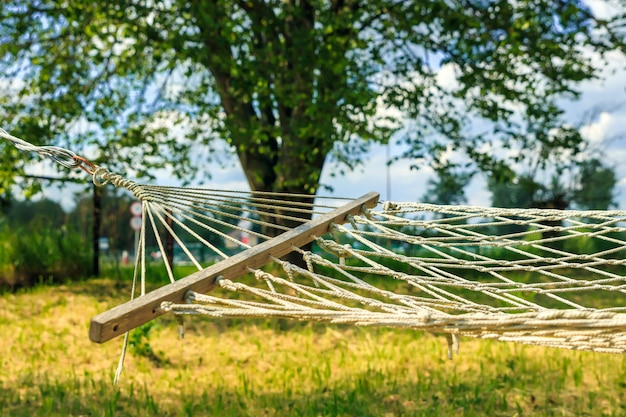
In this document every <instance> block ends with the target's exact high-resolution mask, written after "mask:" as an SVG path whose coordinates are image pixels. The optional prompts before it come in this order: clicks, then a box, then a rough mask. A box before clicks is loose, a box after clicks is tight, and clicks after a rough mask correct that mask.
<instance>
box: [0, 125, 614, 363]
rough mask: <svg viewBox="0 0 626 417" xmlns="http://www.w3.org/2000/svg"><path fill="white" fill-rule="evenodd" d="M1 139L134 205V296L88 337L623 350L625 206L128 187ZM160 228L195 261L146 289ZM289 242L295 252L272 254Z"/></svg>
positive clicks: (48, 151) (77, 161)
mask: <svg viewBox="0 0 626 417" xmlns="http://www.w3.org/2000/svg"><path fill="white" fill-rule="evenodd" d="M0 137H2V138H4V139H7V140H9V141H10V142H12V143H13V144H14V145H15V146H16V147H18V148H19V149H21V150H24V151H28V152H37V153H39V154H41V155H43V156H45V157H48V158H51V159H53V160H55V161H56V162H58V163H59V164H61V165H63V166H65V167H68V168H82V169H84V170H85V171H87V172H89V173H90V174H91V175H92V176H93V180H94V182H95V183H96V184H97V185H104V184H107V183H110V184H112V185H114V186H117V187H123V188H125V189H127V190H129V191H130V192H132V193H133V194H134V195H135V197H137V198H138V199H139V200H140V201H141V202H142V223H143V224H142V228H141V232H140V238H139V242H138V247H137V257H136V260H135V274H134V279H133V284H132V291H131V292H132V294H131V300H130V301H129V302H127V303H125V304H122V305H120V306H118V307H115V308H113V309H111V310H109V311H106V312H104V313H102V314H99V315H98V316H96V317H94V318H93V319H92V322H91V327H90V333H89V336H90V338H91V340H93V341H94V342H98V343H101V342H104V341H106V340H109V339H111V338H114V337H116V336H118V335H121V334H123V333H125V332H127V331H129V330H131V329H132V328H135V327H137V326H139V325H141V324H143V323H145V322H147V321H149V320H152V319H154V318H156V317H158V316H160V315H162V314H165V313H168V314H175V315H177V316H178V317H182V316H185V315H205V316H209V317H214V318H232V317H274V318H288V319H295V320H308V321H322V322H328V323H341V324H354V325H361V326H389V327H403V328H411V329H416V330H424V331H429V332H433V333H443V334H446V335H447V339H448V343H449V347H450V350H449V354H450V352H452V351H453V350H456V349H458V340H457V336H459V335H464V336H470V337H477V338H485V339H497V340H501V341H510V342H519V343H526V344H534V345H543V346H551V347H561V348H569V349H577V350H591V351H599V352H611V353H626V265H625V264H626V211H622V210H611V211H575V210H546V209H502V208H485V207H473V206H440V205H433V204H421V203H412V202H383V203H379V202H378V194H376V193H370V194H367V195H365V196H362V197H360V198H358V199H338V198H335V197H320V196H309V195H300V194H283V193H275V192H239V191H229V190H211V189H202V188H183V187H162V186H154V185H140V184H137V183H135V182H133V181H130V180H127V179H125V178H124V177H122V176H120V175H117V174H114V173H111V172H109V171H108V170H106V169H105V168H102V167H98V166H95V165H93V164H91V163H90V162H89V161H87V160H86V159H84V158H81V157H79V156H77V155H75V154H74V153H73V152H71V151H67V150H64V149H63V148H58V147H50V146H34V145H31V144H29V143H28V142H25V141H23V140H21V139H18V138H15V137H14V136H11V135H10V134H8V133H7V132H6V131H4V130H2V129H0ZM165 234H170V235H171V236H173V239H174V241H175V242H176V245H177V246H178V247H179V248H180V250H179V252H180V253H179V257H180V260H179V263H180V261H181V260H182V261H184V263H187V264H188V265H190V266H192V267H193V268H194V269H196V270H197V272H195V273H192V274H191V275H189V276H186V277H179V276H177V275H176V270H177V268H176V267H174V268H172V267H171V266H170V265H169V263H168V262H163V266H162V267H163V268H164V270H165V272H166V274H167V276H168V278H169V280H170V282H171V283H170V284H168V285H165V286H163V287H162V288H160V289H157V290H155V291H153V292H150V293H147V294H146V288H145V282H146V274H148V273H150V271H151V269H150V268H152V267H154V265H151V263H153V262H152V261H150V259H149V254H148V250H149V248H148V246H147V242H148V240H150V241H151V242H154V243H155V244H156V247H157V248H158V250H159V251H160V253H165V243H164V238H163V236H164V235H165ZM244 237H245V239H244ZM309 243H313V246H312V247H310V248H309V247H308V246H307V244H309ZM199 247H200V248H202V250H201V251H200V252H202V253H201V254H199V253H200V252H199V250H198V248H199ZM207 252H208V253H210V256H206V253H207ZM291 252H296V253H298V254H299V255H300V256H301V257H302V260H303V262H302V263H291V262H289V261H287V260H285V259H284V258H283V257H284V256H285V255H287V254H288V253H291ZM203 254H204V255H203ZM281 258H282V259H281ZM136 293H137V294H136Z"/></svg>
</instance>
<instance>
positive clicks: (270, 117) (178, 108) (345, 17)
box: [0, 0, 625, 193]
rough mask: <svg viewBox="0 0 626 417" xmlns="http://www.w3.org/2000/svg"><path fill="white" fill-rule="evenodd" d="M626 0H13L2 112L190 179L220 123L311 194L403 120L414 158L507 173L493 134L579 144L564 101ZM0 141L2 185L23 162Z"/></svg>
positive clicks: (263, 182)
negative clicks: (600, 6)
mask: <svg viewBox="0 0 626 417" xmlns="http://www.w3.org/2000/svg"><path fill="white" fill-rule="evenodd" d="M620 7H622V6H620V3H618V2H615V11H616V13H615V17H613V18H611V19H599V18H597V17H596V16H594V15H593V13H592V11H591V9H589V8H588V7H587V6H586V5H585V4H584V3H582V2H580V1H579V0H562V1H559V2H554V1H551V0H535V1H526V0H522V1H509V0H493V1H480V0H477V1H444V0H428V1H420V2H409V1H395V0H372V1H357V0H328V1H321V0H319V1H315V0H287V1H284V0H265V1H248V0H210V1H209V0H185V1H182V0H172V1H170V2H167V3H162V2H144V1H140V0H111V1H108V2H102V1H95V0H91V1H80V2H67V1H60V0H28V1H26V0H13V1H9V2H7V3H5V4H4V5H3V7H2V9H1V11H0V74H2V75H0V77H2V79H0V88H1V89H2V92H1V93H0V119H1V120H3V124H4V127H5V128H6V129H8V130H10V131H11V132H12V133H14V134H15V135H17V136H20V137H23V138H25V139H27V140H30V141H33V142H37V143H49V144H57V145H61V146H69V147H71V148H74V149H75V150H76V151H79V152H86V153H87V154H89V155H90V156H94V159H95V160H96V162H105V163H106V165H107V166H109V167H112V168H113V169H116V170H123V169H125V168H129V169H132V171H134V172H132V173H131V175H133V174H134V175H137V176H141V175H145V174H148V173H150V172H153V169H154V168H160V167H170V168H171V167H175V169H173V170H172V172H173V173H174V174H176V175H179V176H181V177H183V178H190V177H191V176H192V175H193V173H194V170H197V169H201V167H203V166H206V164H205V162H206V161H205V159H206V158H208V157H211V152H212V151H215V150H216V149H219V146H218V145H217V142H215V140H214V139H216V138H222V139H224V140H225V141H226V143H227V144H228V145H229V147H230V148H231V149H232V150H233V151H234V152H235V153H236V155H237V156H238V158H239V160H240V162H241V165H242V167H243V170H244V172H245V174H246V178H247V180H248V182H249V184H250V187H251V188H252V189H253V190H273V191H289V192H296V193H314V192H316V190H317V189H318V187H319V180H320V173H321V170H322V168H323V167H324V165H325V163H327V162H328V161H329V160H333V161H334V162H335V163H338V164H343V165H346V166H348V167H352V166H354V165H355V164H358V163H359V162H361V159H362V156H363V152H364V151H365V150H366V149H367V143H368V142H369V141H379V142H387V141H388V140H390V137H391V135H392V134H393V133H394V132H395V131H396V130H397V129H398V128H400V127H401V126H402V124H403V121H404V120H406V118H409V119H410V120H411V129H408V130H407V132H408V133H406V134H404V135H402V136H401V137H400V138H401V141H402V142H404V144H405V145H406V148H407V149H408V150H407V152H406V153H405V154H404V155H403V156H404V157H408V158H413V159H414V160H415V161H416V164H417V165H419V164H427V163H433V164H437V163H440V161H437V155H440V154H441V152H438V150H439V149H442V148H446V149H449V150H451V151H453V152H457V153H459V154H461V155H464V156H465V157H467V158H468V159H469V160H470V161H473V163H474V165H475V166H476V168H477V169H479V170H482V171H487V172H491V173H492V174H493V176H495V177H496V178H500V177H503V176H506V175H507V174H510V171H507V170H506V169H505V167H506V165H507V161H506V155H498V153H494V152H493V148H492V147H490V144H493V143H494V142H497V143H499V144H501V145H502V146H504V147H506V148H509V149H522V148H525V149H539V148H540V149H541V151H542V152H548V153H558V152H559V151H560V150H562V149H567V150H570V151H571V152H573V153H576V152H577V151H578V148H579V145H580V143H581V141H582V139H581V137H580V135H579V134H578V132H577V131H575V130H572V129H568V128H566V127H563V126H562V120H561V116H562V111H561V109H560V107H559V105H558V100H561V99H563V98H564V97H565V98H575V97H577V95H578V92H577V90H576V86H577V85H578V84H579V83H580V82H582V81H586V80H591V79H594V78H596V77H597V76H598V68H597V67H596V66H594V62H597V61H600V62H602V61H603V60H604V59H605V58H604V57H605V54H606V53H607V52H609V51H613V50H621V51H623V49H624V31H623V24H624V20H625V19H624V15H623V8H621V9H620ZM620 13H621V14H620ZM442 67H445V68H447V69H448V70H451V71H452V72H453V73H454V82H452V83H447V84H446V83H441V82H439V79H438V77H439V76H440V70H441V68H442ZM381 109H384V110H382V111H381ZM476 120H478V121H479V122H480V125H481V126H482V123H483V122H485V121H486V122H488V125H489V126H490V127H489V129H488V131H487V132H484V131H481V132H476V128H473V127H472V121H476ZM183 127H184V128H183ZM548 132H552V133H550V134H549V133H548ZM554 132H556V134H554ZM0 146H2V145H0ZM0 154H1V155H2V161H3V163H4V164H5V165H4V166H5V168H3V169H0V188H1V189H0V193H2V192H6V191H7V190H8V187H9V185H10V184H11V178H12V175H13V174H14V173H19V172H21V171H23V169H24V167H25V164H26V161H25V159H24V155H18V153H17V151H15V150H14V149H11V147H10V146H8V148H7V145H5V146H4V147H3V149H0ZM6 167H10V169H7V168H6Z"/></svg>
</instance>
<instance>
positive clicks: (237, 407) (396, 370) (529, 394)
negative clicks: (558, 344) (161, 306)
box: [0, 279, 626, 417]
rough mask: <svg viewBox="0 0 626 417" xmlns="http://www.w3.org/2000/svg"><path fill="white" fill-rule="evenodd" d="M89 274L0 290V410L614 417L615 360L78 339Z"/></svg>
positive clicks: (149, 335) (403, 345)
mask: <svg viewBox="0 0 626 417" xmlns="http://www.w3.org/2000/svg"><path fill="white" fill-rule="evenodd" d="M128 287H129V286H128V285H127V283H120V282H118V281H114V280H107V279H100V280H92V281H85V282H79V283H73V284H70V285H63V286H50V287H46V286H41V287H38V288H36V289H32V290H28V291H23V292H20V293H17V294H3V295H0V336H1V337H2V341H1V342H0V360H1V361H2V363H1V366H0V415H2V416H29V417H30V416H40V415H41V416H54V415H59V416H70V415H71V416H130V415H137V416H203V415H219V416H242V415H250V416H284V415H294V416H413V415H415V416H422V415H423V416H434V415H442V416H451V415H455V416H461V415H465V416H485V415H488V416H534V415H546V416H625V415H626V356H618V355H610V354H596V353H587V352H572V351H564V350H551V349H545V348H539V347H530V346H521V345H513V344H505V343H499V342H492V341H476V340H471V339H461V352H460V355H459V356H457V357H455V358H454V359H453V360H448V359H447V356H446V349H447V345H446V342H445V339H444V338H443V337H436V336H433V335H428V334H421V333H416V332H413V331H406V330H388V329H372V328H367V329H365V328H354V327H338V326H325V325H318V324H304V323H292V322H285V321H234V320H228V321H210V320H207V319H203V318H196V319H191V318H186V319H185V320H186V324H187V325H186V336H185V339H183V340H179V339H178V328H177V325H176V321H175V320H174V319H173V318H171V317H166V318H163V319H160V320H158V321H156V322H154V323H151V324H148V325H147V326H144V327H142V328H140V329H139V330H138V331H136V332H135V333H134V335H133V336H132V340H133V346H132V349H131V353H130V354H129V356H128V357H127V359H126V366H125V370H124V374H123V377H122V381H121V383H120V384H119V385H118V386H117V387H113V386H112V378H113V372H114V369H115V366H116V364H117V359H118V356H119V353H120V349H121V342H122V341H121V339H116V340H114V341H111V342H108V343H106V344H104V345H96V344H93V343H91V342H90V341H89V339H88V337H87V330H88V325H89V319H90V318H91V317H92V316H93V315H95V314H97V313H100V312H102V311H105V310H106V309H108V308H110V307H112V306H115V305H117V304H119V303H121V302H123V301H125V300H126V298H127V297H126V295H127V294H128Z"/></svg>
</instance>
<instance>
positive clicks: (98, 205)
mask: <svg viewBox="0 0 626 417" xmlns="http://www.w3.org/2000/svg"><path fill="white" fill-rule="evenodd" d="M101 216H102V191H101V190H100V187H97V186H96V185H95V184H94V186H93V229H92V238H93V242H92V243H93V264H92V271H91V272H92V274H93V276H94V277H97V276H99V275H100V223H101Z"/></svg>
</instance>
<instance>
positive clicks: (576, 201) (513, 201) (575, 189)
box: [488, 158, 617, 210]
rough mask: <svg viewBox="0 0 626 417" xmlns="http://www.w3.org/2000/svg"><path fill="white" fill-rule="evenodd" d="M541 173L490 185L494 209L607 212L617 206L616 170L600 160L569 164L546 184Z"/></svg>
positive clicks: (494, 182)
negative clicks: (615, 203) (572, 209)
mask: <svg viewBox="0 0 626 417" xmlns="http://www.w3.org/2000/svg"><path fill="white" fill-rule="evenodd" d="M538 177H539V175H538V174H536V173H535V174H534V175H533V174H532V173H528V174H523V175H520V176H519V177H517V178H513V179H511V180H510V181H501V182H498V181H496V180H494V179H491V180H490V181H489V182H488V187H489V190H490V191H491V193H492V200H491V203H492V205H493V206H495V207H519V208H529V207H536V208H553V209H565V208H573V207H576V208H580V209H589V210H607V209H608V208H610V207H611V206H613V205H614V194H613V192H614V188H615V185H616V184H617V178H616V175H615V170H614V169H613V168H612V167H608V166H606V165H605V164H604V163H603V162H602V161H601V160H600V159H599V158H592V159H588V160H580V161H570V162H569V163H568V166H567V167H563V169H562V170H559V171H557V172H556V173H553V174H552V175H551V176H550V180H549V181H548V182H547V183H542V182H541V181H540V179H539V178H538ZM572 206H573V207H572Z"/></svg>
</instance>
